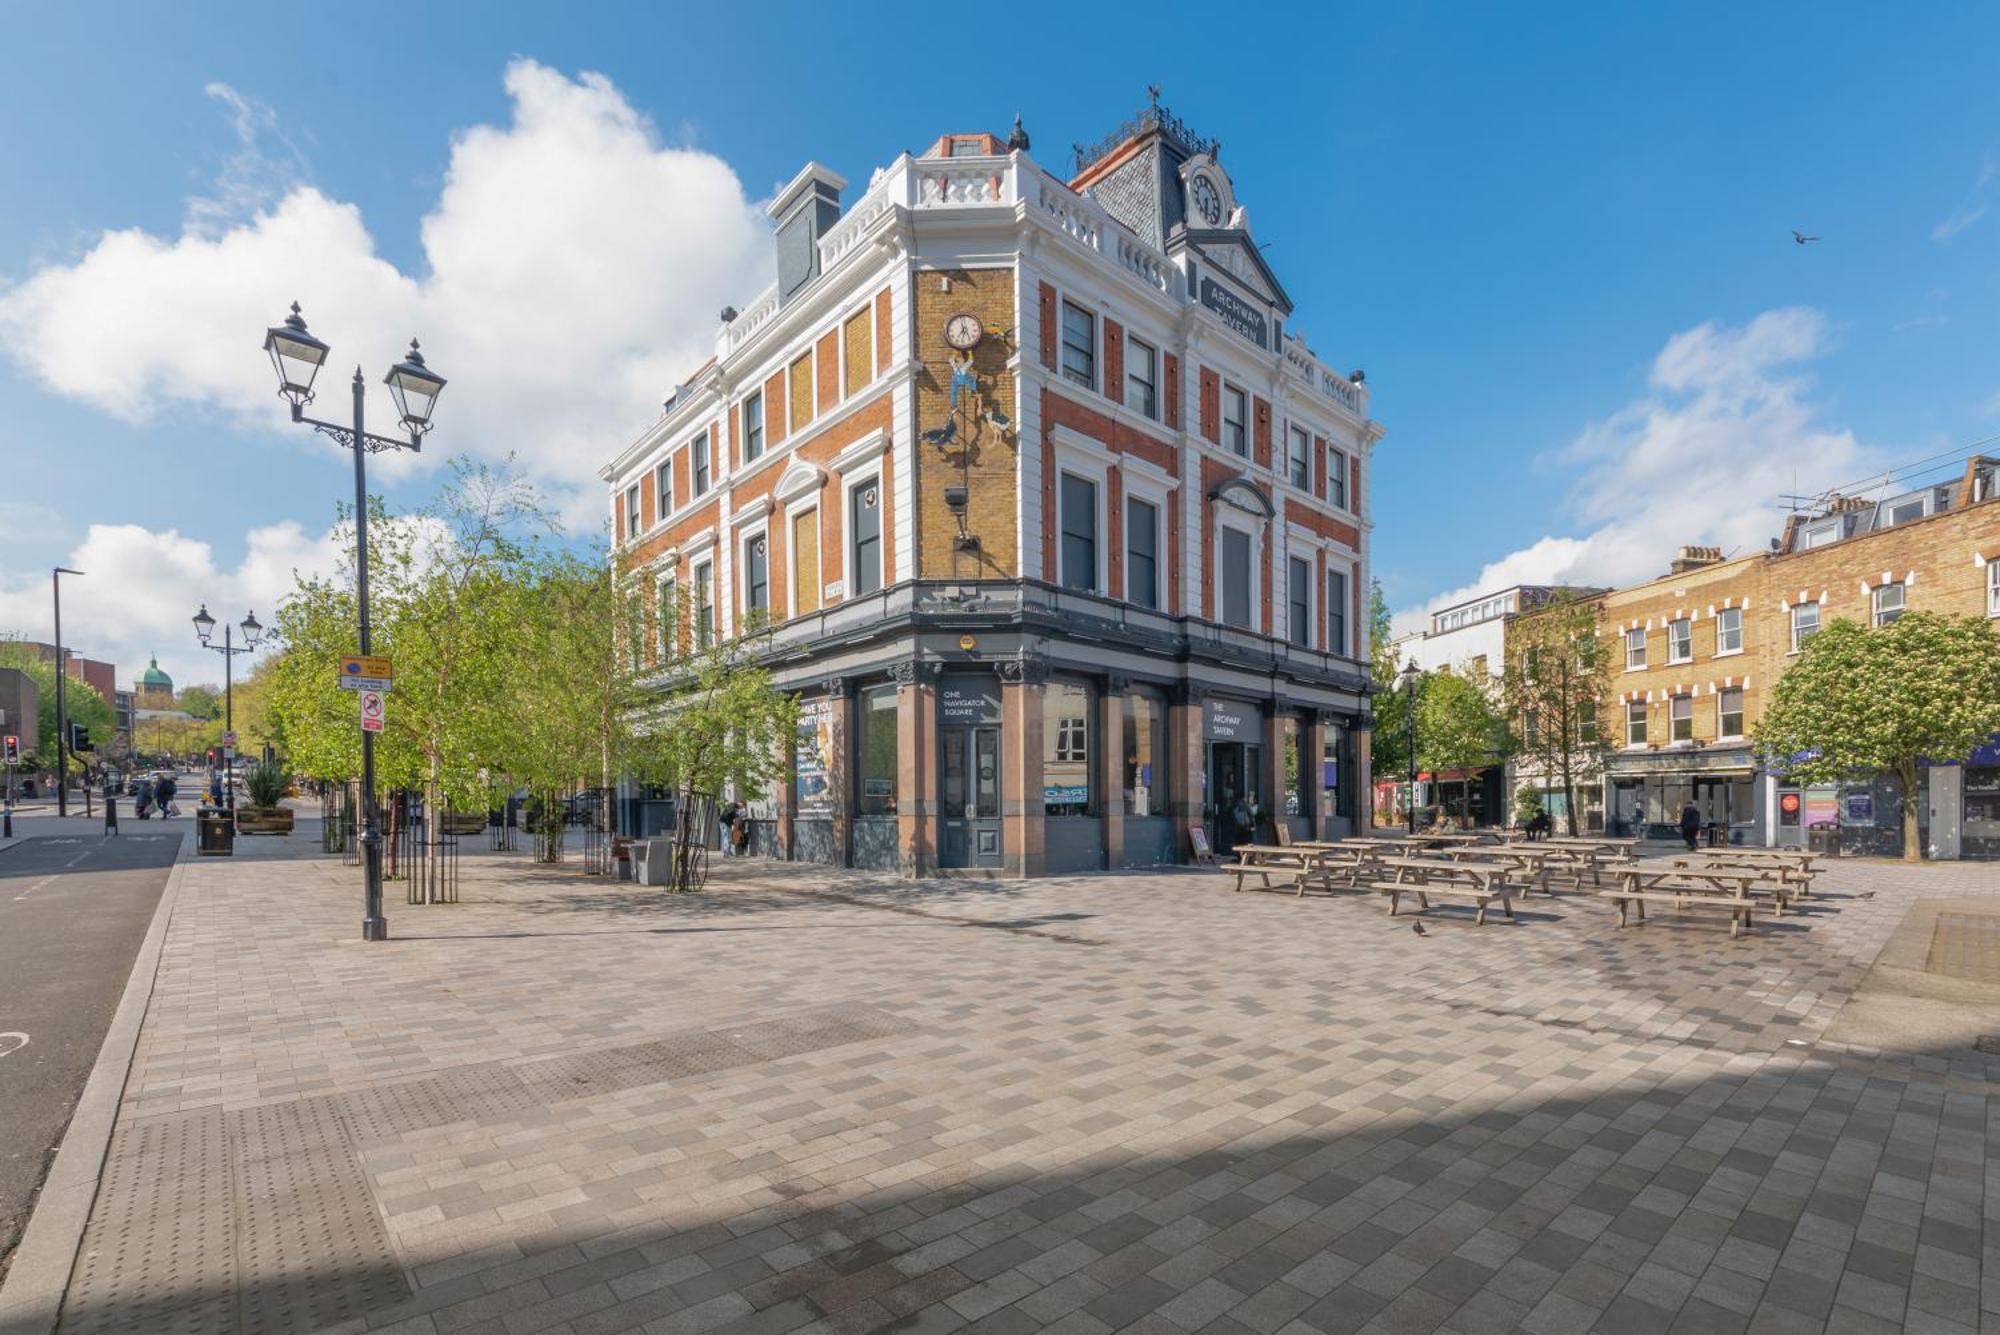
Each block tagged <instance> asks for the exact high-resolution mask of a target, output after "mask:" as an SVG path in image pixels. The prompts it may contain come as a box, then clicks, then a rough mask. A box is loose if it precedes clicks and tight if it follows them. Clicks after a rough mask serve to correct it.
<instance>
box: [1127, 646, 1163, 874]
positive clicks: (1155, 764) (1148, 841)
mask: <svg viewBox="0 0 2000 1335" xmlns="http://www.w3.org/2000/svg"><path fill="white" fill-rule="evenodd" d="M1118 710H1119V723H1120V725H1121V726H1120V727H1119V740H1120V743H1121V745H1122V747H1123V749H1124V757H1123V761H1122V763H1121V764H1120V766H1119V768H1120V771H1121V773H1122V775H1123V781H1124V793H1123V797H1124V799H1125V803H1124V805H1125V839H1124V843H1123V847H1124V855H1123V858H1122V865H1124V866H1127V867H1158V866H1163V865H1166V864H1168V863H1171V862H1173V860H1174V823H1173V819H1172V817H1171V815H1170V814H1169V808H1168V805H1167V803H1168V796H1167V786H1168V784H1167V780H1168V777H1169V776H1170V775H1171V774H1172V773H1173V769H1172V768H1171V766H1170V764H1169V761H1168V757H1167V696H1166V693H1165V692H1164V691H1160V690H1156V689H1154V688H1152V687H1150V686H1132V687H1130V688H1128V689H1127V690H1126V692H1125V694H1124V696H1123V698H1122V699H1121V700H1120V701H1119V702H1118Z"/></svg>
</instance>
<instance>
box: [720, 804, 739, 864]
mask: <svg viewBox="0 0 2000 1335" xmlns="http://www.w3.org/2000/svg"><path fill="white" fill-rule="evenodd" d="M716 819H717V820H719V821H720V822H721V824H722V856H724V857H726V858H733V857H735V856H736V804H735V803H734V802H724V803H723V804H722V814H721V815H720V816H718V817H717V818H716Z"/></svg>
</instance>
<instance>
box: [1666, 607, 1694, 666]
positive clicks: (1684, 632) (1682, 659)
mask: <svg viewBox="0 0 2000 1335" xmlns="http://www.w3.org/2000/svg"><path fill="white" fill-rule="evenodd" d="M1667 661H1668V662H1669V663H1692V662H1694V618H1692V617H1680V618H1677V619H1676V620H1673V621H1669V622H1668V623H1667Z"/></svg>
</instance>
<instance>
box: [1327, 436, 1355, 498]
mask: <svg viewBox="0 0 2000 1335" xmlns="http://www.w3.org/2000/svg"><path fill="white" fill-rule="evenodd" d="M1349 478H1350V473H1349V471H1348V467H1347V451H1346V450H1343V449H1341V448H1340V447H1339V446H1337V445H1329V446H1327V447H1326V499H1327V503H1328V504H1330V505H1332V506H1334V507H1335V508H1336V509H1340V510H1346V511H1348V512H1349V513H1350V514H1351V513H1353V508H1354V507H1352V506H1351V505H1349V504H1348V503H1347V502H1348V496H1347V483H1348V480H1349Z"/></svg>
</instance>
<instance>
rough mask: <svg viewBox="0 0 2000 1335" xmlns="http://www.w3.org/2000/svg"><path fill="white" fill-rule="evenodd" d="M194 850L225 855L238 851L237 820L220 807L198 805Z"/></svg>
mask: <svg viewBox="0 0 2000 1335" xmlns="http://www.w3.org/2000/svg"><path fill="white" fill-rule="evenodd" d="M194 851H195V852H197V853H217V854H221V855H223V856H225V857H227V856H230V855H233V854H234V853H235V852H236V822H234V821H232V820H231V819H229V813H228V812H227V811H224V810H222V809H221V808H219V807H197V808H195V813H194Z"/></svg>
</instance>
